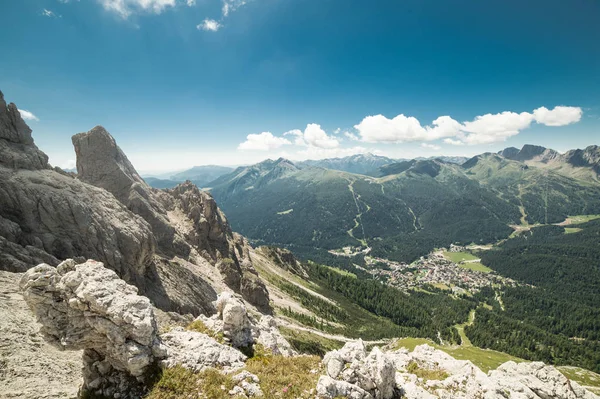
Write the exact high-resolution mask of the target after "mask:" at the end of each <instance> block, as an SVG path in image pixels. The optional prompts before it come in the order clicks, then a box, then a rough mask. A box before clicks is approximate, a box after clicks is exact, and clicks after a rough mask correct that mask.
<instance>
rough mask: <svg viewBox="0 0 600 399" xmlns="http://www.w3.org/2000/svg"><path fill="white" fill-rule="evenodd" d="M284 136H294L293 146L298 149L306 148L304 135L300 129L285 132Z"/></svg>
mask: <svg viewBox="0 0 600 399" xmlns="http://www.w3.org/2000/svg"><path fill="white" fill-rule="evenodd" d="M283 135H284V136H295V138H294V144H295V145H297V146H300V147H306V146H307V145H308V144H306V141H304V133H302V130H300V129H294V130H290V131H289V132H285V133H284V134H283Z"/></svg>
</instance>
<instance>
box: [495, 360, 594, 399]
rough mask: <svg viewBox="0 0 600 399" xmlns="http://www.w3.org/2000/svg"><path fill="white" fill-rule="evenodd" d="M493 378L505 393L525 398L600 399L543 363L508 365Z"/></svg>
mask: <svg viewBox="0 0 600 399" xmlns="http://www.w3.org/2000/svg"><path fill="white" fill-rule="evenodd" d="M489 377H490V378H491V379H492V380H495V381H496V382H497V383H498V385H499V386H500V387H502V388H503V389H509V390H511V391H514V392H518V393H520V394H521V395H523V397H527V398H541V399H549V398H556V399H576V398H586V399H588V398H589V399H592V398H597V396H596V395H594V394H592V393H591V392H589V391H587V390H585V389H583V388H582V387H581V386H580V385H579V384H577V383H576V382H573V381H569V379H568V378H566V377H565V376H564V375H563V374H562V373H561V372H560V371H558V370H557V369H556V368H554V367H553V366H549V365H546V364H544V363H542V362H531V363H515V362H513V361H509V362H506V363H504V364H502V365H501V366H500V367H498V368H497V369H496V370H492V371H490V373H489Z"/></svg>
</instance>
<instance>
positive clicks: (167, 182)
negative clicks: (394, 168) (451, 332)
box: [73, 153, 468, 188]
mask: <svg viewBox="0 0 600 399" xmlns="http://www.w3.org/2000/svg"><path fill="white" fill-rule="evenodd" d="M416 159H417V160H427V159H440V160H442V161H444V162H449V163H455V164H461V163H463V162H465V161H466V160H467V159H468V158H466V157H452V156H441V157H430V158H416ZM402 161H407V160H406V159H393V158H388V157H384V156H380V155H374V154H370V153H367V154H357V155H351V156H347V157H343V158H328V159H320V160H308V161H301V162H295V163H294V165H295V166H296V167H297V168H299V169H302V168H306V167H321V168H325V169H331V170H340V171H343V172H348V173H355V174H360V175H367V176H376V175H378V174H379V168H380V167H382V166H384V165H389V164H393V163H397V162H402ZM233 170H234V168H232V167H227V166H217V165H204V166H194V167H193V168H191V169H188V170H185V171H183V172H177V173H173V174H168V173H167V174H163V175H161V176H147V177H144V180H145V181H146V182H147V183H148V184H149V185H150V186H152V187H154V188H173V187H175V186H176V185H177V184H179V183H182V182H184V181H186V180H190V181H191V182H192V183H194V184H196V185H197V186H198V187H207V185H208V184H209V183H211V182H212V181H214V180H216V179H217V178H219V177H220V176H223V175H225V174H227V173H231V172H232V171H233ZM73 172H76V170H73Z"/></svg>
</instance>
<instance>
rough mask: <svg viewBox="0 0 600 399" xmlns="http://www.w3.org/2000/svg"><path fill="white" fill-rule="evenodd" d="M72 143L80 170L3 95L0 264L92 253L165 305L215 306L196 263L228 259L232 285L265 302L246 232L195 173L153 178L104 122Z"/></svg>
mask: <svg viewBox="0 0 600 399" xmlns="http://www.w3.org/2000/svg"><path fill="white" fill-rule="evenodd" d="M73 143H74V145H75V150H76V153H77V167H78V170H79V175H77V176H74V175H70V174H66V173H64V172H62V173H61V171H59V170H53V169H51V168H50V165H48V163H47V160H48V158H47V156H46V155H45V154H44V153H43V152H41V151H40V150H39V149H38V148H37V147H36V146H35V144H34V143H33V139H32V137H31V129H29V127H28V126H27V125H26V124H25V122H24V121H23V120H22V118H21V116H20V114H19V112H18V110H17V107H16V106H15V105H14V104H11V105H9V106H6V103H5V102H4V99H3V97H1V96H0V268H1V269H3V270H8V271H25V270H27V269H29V268H31V267H33V266H35V265H37V264H40V263H46V264H48V265H52V266H56V265H58V264H59V263H60V261H61V260H63V259H67V258H77V259H78V260H81V261H83V260H85V259H97V260H99V261H102V262H103V263H104V264H105V265H106V267H108V268H110V269H112V270H114V271H116V272H117V274H118V275H119V276H120V277H121V278H123V279H125V280H126V281H127V282H128V283H131V284H134V285H135V286H136V287H138V289H140V292H142V293H144V294H145V295H147V296H148V297H149V298H151V300H152V301H153V302H154V303H155V304H156V305H157V306H160V307H161V308H162V309H164V310H167V311H179V312H185V313H192V314H194V315H198V314H200V313H207V314H212V313H214V311H215V309H214V306H213V305H212V303H211V302H212V301H214V300H215V299H216V296H217V294H216V292H215V289H214V288H213V287H212V286H211V284H209V283H208V282H207V281H206V280H205V276H204V275H203V272H202V267H204V266H202V267H200V266H197V265H206V264H207V261H208V262H210V263H211V264H213V265H214V264H215V263H217V262H218V261H219V260H221V259H231V261H232V262H233V263H232V264H233V265H234V266H235V267H234V268H232V270H224V273H223V275H224V276H229V279H227V280H228V281H229V280H231V275H232V273H233V274H236V276H233V277H235V278H233V281H234V283H233V287H232V289H234V290H236V291H237V292H242V293H244V297H245V298H247V299H248V300H249V301H251V302H252V303H255V304H257V306H260V307H264V308H265V309H267V310H268V301H269V299H268V292H267V291H266V288H265V287H264V284H263V282H262V281H261V280H260V279H259V278H258V276H257V275H256V272H255V271H254V268H253V267H252V263H251V262H250V258H249V254H248V248H249V247H248V244H247V242H246V241H245V240H244V238H243V237H241V236H239V235H236V234H234V233H233V232H232V231H231V229H230V228H229V225H228V223H227V220H226V218H225V216H224V215H223V213H222V212H221V211H220V210H219V209H218V207H217V205H216V203H215V202H214V200H213V199H212V197H211V196H210V195H209V194H207V193H205V192H202V191H200V190H198V188H197V187H196V186H194V185H193V184H191V183H187V184H183V185H180V186H178V187H176V188H174V189H173V190H169V191H161V190H154V189H152V188H150V187H149V186H148V185H147V184H146V183H145V182H144V180H143V179H142V178H141V177H140V176H139V175H138V173H137V172H136V170H135V168H134V167H133V165H132V164H131V163H130V162H129V160H128V159H127V157H126V156H125V154H124V153H123V152H122V151H121V149H120V148H119V147H118V146H117V144H116V142H115V140H114V139H113V137H112V136H111V135H110V134H109V133H108V132H107V131H106V130H105V129H104V128H102V127H101V126H97V127H95V128H94V129H92V130H90V131H89V132H87V133H81V134H77V135H75V136H74V137H73ZM181 259H183V262H181V261H180V260H181ZM186 262H187V263H186ZM190 264H191V266H190Z"/></svg>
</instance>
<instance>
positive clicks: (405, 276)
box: [336, 244, 517, 295]
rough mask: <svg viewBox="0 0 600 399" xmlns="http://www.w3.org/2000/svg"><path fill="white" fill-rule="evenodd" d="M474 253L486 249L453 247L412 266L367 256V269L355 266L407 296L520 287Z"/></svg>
mask: <svg viewBox="0 0 600 399" xmlns="http://www.w3.org/2000/svg"><path fill="white" fill-rule="evenodd" d="M474 249H483V248H479V247H478V248H472V247H463V246H458V245H453V244H451V245H450V247H449V248H447V249H446V248H441V249H436V250H434V251H432V252H431V253H429V254H428V255H426V256H422V257H420V258H419V259H418V260H416V261H414V262H412V263H410V264H408V263H404V262H395V261H391V260H388V259H384V258H377V257H371V256H365V263H366V267H364V268H363V267H360V266H358V265H355V266H356V267H358V268H360V269H362V270H364V271H366V272H368V273H370V274H371V275H372V276H373V277H374V278H377V279H379V280H382V281H385V282H386V284H388V285H390V286H392V287H395V288H398V289H399V290H402V291H404V292H407V291H409V290H414V289H426V288H428V287H435V288H438V289H442V290H448V291H452V293H453V294H458V295H460V294H467V295H468V294H475V293H477V292H478V291H479V290H480V289H481V288H483V287H492V286H515V285H516V284H517V283H516V282H515V281H514V280H512V279H510V278H506V277H502V276H500V275H498V274H496V273H494V272H493V271H492V270H491V269H490V268H488V267H486V266H484V265H483V264H481V260H480V259H479V258H478V257H477V256H475V255H473V254H472V253H471V252H472V251H473V250H474ZM336 252H337V254H338V256H353V255H356V254H357V253H364V254H365V255H366V254H368V253H369V252H370V251H368V250H362V251H361V250H356V249H353V248H345V249H342V251H336Z"/></svg>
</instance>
